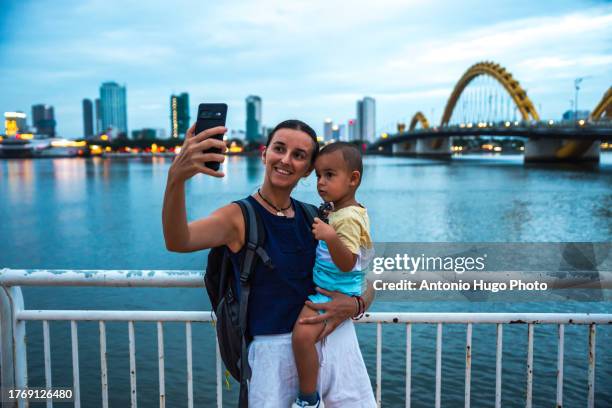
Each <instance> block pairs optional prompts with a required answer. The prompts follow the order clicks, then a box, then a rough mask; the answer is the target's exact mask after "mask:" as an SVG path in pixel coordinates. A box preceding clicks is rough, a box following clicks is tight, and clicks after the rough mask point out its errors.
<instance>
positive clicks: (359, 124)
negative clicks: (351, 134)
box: [353, 100, 363, 140]
mask: <svg viewBox="0 0 612 408" xmlns="http://www.w3.org/2000/svg"><path fill="white" fill-rule="evenodd" d="M362 121H363V101H361V100H359V101H357V118H356V119H355V138H354V139H353V140H362V139H363V134H362V132H361V129H362V128H363V123H362Z"/></svg>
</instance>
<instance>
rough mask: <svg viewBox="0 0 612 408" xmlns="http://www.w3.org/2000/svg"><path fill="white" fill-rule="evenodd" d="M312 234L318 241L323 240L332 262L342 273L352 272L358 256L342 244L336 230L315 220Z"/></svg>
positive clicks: (317, 219)
mask: <svg viewBox="0 0 612 408" xmlns="http://www.w3.org/2000/svg"><path fill="white" fill-rule="evenodd" d="M312 233H313V234H314V236H315V238H316V239H318V240H323V241H325V243H326V244H327V248H328V249H329V254H330V255H331V258H332V261H334V264H335V265H336V266H337V267H338V269H340V270H341V271H342V272H350V271H352V270H353V267H354V266H355V262H357V255H356V254H354V253H352V252H351V251H350V250H349V249H348V248H347V247H346V245H344V244H343V243H342V241H341V240H340V237H338V234H336V231H335V230H334V228H333V227H332V226H331V225H329V224H326V223H324V222H323V221H321V220H320V219H319V218H315V219H314V224H313V225H312Z"/></svg>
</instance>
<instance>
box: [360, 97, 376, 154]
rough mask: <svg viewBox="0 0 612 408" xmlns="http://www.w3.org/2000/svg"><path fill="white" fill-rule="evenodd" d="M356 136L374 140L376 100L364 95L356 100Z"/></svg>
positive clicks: (370, 140) (365, 139) (364, 139)
mask: <svg viewBox="0 0 612 408" xmlns="http://www.w3.org/2000/svg"><path fill="white" fill-rule="evenodd" d="M357 124H358V126H359V131H358V132H357V134H358V135H359V136H358V138H359V139H361V140H363V141H367V142H370V143H373V142H374V141H375V140H376V101H375V100H374V98H371V97H369V96H366V97H365V98H363V100H361V101H357Z"/></svg>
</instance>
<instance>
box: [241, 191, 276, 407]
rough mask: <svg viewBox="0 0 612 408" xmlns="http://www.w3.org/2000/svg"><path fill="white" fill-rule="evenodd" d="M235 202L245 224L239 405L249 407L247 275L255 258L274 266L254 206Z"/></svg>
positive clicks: (244, 201) (247, 202)
mask: <svg viewBox="0 0 612 408" xmlns="http://www.w3.org/2000/svg"><path fill="white" fill-rule="evenodd" d="M235 203H236V204H238V206H239V207H240V209H241V210H242V216H243V217H244V227H245V237H246V242H245V251H244V254H243V258H242V260H241V263H240V282H239V284H240V309H239V310H240V311H239V314H238V322H239V326H240V334H241V338H242V341H241V350H240V396H239V402H238V404H239V406H240V407H247V406H248V399H249V398H248V397H249V395H248V390H249V389H248V385H249V380H250V379H251V367H250V366H249V361H248V350H247V346H248V344H247V336H246V333H247V307H248V304H249V293H250V292H251V283H250V279H249V278H250V276H251V274H252V273H253V271H254V270H255V266H256V263H257V259H256V257H259V259H261V261H262V262H263V263H264V265H266V266H267V267H268V268H274V265H273V264H272V260H271V259H270V257H269V256H268V254H267V252H266V250H265V249H264V248H263V245H264V242H265V239H266V231H265V229H264V226H263V221H262V220H261V217H260V216H259V214H257V211H255V209H254V208H253V205H252V204H251V203H250V202H249V201H248V200H247V199H242V200H239V201H235Z"/></svg>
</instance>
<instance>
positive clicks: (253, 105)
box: [246, 95, 261, 143]
mask: <svg viewBox="0 0 612 408" xmlns="http://www.w3.org/2000/svg"><path fill="white" fill-rule="evenodd" d="M260 139H261V98H260V97H259V96H256V95H249V96H248V97H247V98H246V141H247V143H249V142H255V141H258V140H260Z"/></svg>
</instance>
